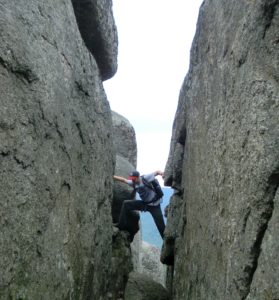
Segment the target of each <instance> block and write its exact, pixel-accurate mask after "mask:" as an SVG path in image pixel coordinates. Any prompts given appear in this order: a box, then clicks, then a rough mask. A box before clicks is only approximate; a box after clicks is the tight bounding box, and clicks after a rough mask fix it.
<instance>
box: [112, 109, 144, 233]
mask: <svg viewBox="0 0 279 300" xmlns="http://www.w3.org/2000/svg"><path fill="white" fill-rule="evenodd" d="M112 116H113V118H112V119H113V144H114V147H115V151H116V154H117V155H116V166H115V174H116V175H118V176H122V177H125V178H127V177H128V175H129V174H130V173H131V172H132V171H134V170H135V168H136V161H137V143H136V135H135V131H134V128H133V126H132V125H131V124H130V122H129V121H128V120H127V119H126V118H124V117H123V116H121V115H119V114H118V113H116V112H113V114H112ZM133 191H134V190H133V189H132V188H131V187H129V186H128V185H127V184H123V183H121V182H118V181H115V182H114V188H113V203H112V217H113V222H115V223H117V222H118V220H119V215H120V211H121V207H122V203H123V201H124V200H129V199H133V198H134V196H135V195H134V193H133ZM139 220H140V217H139V213H138V212H136V211H135V212H133V213H131V214H130V215H129V217H128V220H127V223H128V226H127V228H126V229H127V231H128V232H130V234H131V239H133V237H134V235H135V234H136V233H137V232H138V231H139Z"/></svg>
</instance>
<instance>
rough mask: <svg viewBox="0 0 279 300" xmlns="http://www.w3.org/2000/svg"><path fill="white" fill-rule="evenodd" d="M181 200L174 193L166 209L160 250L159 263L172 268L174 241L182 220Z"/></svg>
mask: <svg viewBox="0 0 279 300" xmlns="http://www.w3.org/2000/svg"><path fill="white" fill-rule="evenodd" d="M181 207H182V198H181V195H180V194H179V193H177V192H176V193H174V194H173V195H172V197H171V198H170V202H169V205H168V207H167V210H166V211H167V215H166V217H167V220H168V221H167V226H166V229H165V232H164V242H163V246H162V250H161V258H160V259H161V262H162V263H163V264H166V265H170V266H172V265H173V263H174V252H175V240H176V239H177V238H179V233H180V232H181V226H182V224H183V219H182V218H181Z"/></svg>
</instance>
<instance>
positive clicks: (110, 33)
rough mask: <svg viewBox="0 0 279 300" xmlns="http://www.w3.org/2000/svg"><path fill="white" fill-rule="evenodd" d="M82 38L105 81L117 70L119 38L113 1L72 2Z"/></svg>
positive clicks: (89, 0) (77, 0)
mask: <svg viewBox="0 0 279 300" xmlns="http://www.w3.org/2000/svg"><path fill="white" fill-rule="evenodd" d="M72 3H73V6H74V8H75V15H76V18H77V21H78V26H79V29H80V33H81V36H82V38H83V40H84V42H85V45H86V46H87V48H88V49H89V50H90V52H91V53H92V54H93V56H94V57H95V59H96V61H97V64H98V66H99V69H100V72H101V76H102V79H103V80H106V79H109V78H111V77H112V76H113V75H114V74H115V73H116V70H117V53H118V38H117V30H116V26H115V22H114V18H113V13H112V0H72Z"/></svg>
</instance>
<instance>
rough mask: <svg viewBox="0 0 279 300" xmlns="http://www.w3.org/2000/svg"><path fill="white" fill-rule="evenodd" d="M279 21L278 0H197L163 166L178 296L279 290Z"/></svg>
mask: <svg viewBox="0 0 279 300" xmlns="http://www.w3.org/2000/svg"><path fill="white" fill-rule="evenodd" d="M278 28H279V2H278V1H276V0H268V1H267V0H256V1H252V2H251V1H244V2H243V1H242V2H241V1H234V0H232V1H231V0H230V1H227V0H205V1H204V2H203V4H202V6H201V8H200V14H199V19H198V23H197V31H196V35H195V38H194V41H193V44H192V49H191V62H190V69H189V72H188V74H187V76H186V78H185V81H184V83H183V86H182V89H181V93H180V99H179V104H178V109H177V113H176V118H175V121H174V127H173V135H172V141H171V150H170V156H169V161H168V164H167V167H166V178H165V182H166V183H167V184H168V185H172V186H173V187H175V188H176V189H177V191H178V195H179V197H180V200H178V202H181V207H180V210H179V212H177V213H178V216H180V217H179V223H177V227H176V230H174V228H171V226H173V224H175V222H177V221H169V217H168V223H169V225H170V228H169V229H166V232H167V235H168V238H169V240H171V239H172V240H173V241H174V244H172V245H171V248H169V249H165V254H167V255H165V256H164V258H171V255H173V260H174V262H173V266H171V267H170V268H171V269H172V272H173V273H172V274H173V277H172V280H170V282H171V283H172V287H171V289H172V295H173V299H177V300H181V299H197V300H201V299H207V300H210V299H212V300H213V299H214V300H216V299H220V300H221V299H222V300H223V299H227V300H230V299H231V300H238V299H253V300H257V299H258V300H263V299H278V298H279V290H278V275H279V274H278V268H276V262H277V261H278V239H277V236H278V233H279V232H278V224H279V219H278V185H279V121H278V120H279V118H278V116H279V68H278V66H279V55H278V53H279V51H278V50H279V49H278V47H279V43H278V40H279V39H278V38H279V36H278ZM181 149H183V151H181ZM180 161H182V164H179V165H178V164H177V162H180ZM173 207H174V211H175V210H176V209H175V204H174V205H173ZM174 218H176V214H175V216H174ZM169 225H167V227H168V226H169ZM177 229H178V232H177ZM169 262H170V264H172V263H171V260H169Z"/></svg>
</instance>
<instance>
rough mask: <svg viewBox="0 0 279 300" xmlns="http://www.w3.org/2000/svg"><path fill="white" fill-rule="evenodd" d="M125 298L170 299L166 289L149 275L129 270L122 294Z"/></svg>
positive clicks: (132, 299) (143, 299)
mask: <svg viewBox="0 0 279 300" xmlns="http://www.w3.org/2000/svg"><path fill="white" fill-rule="evenodd" d="M124 299H125V300H146V299H148V300H170V298H169V294H168V292H167V290H166V289H165V288H164V287H163V286H162V285H161V284H160V283H158V282H156V281H154V280H152V278H151V277H149V276H147V275H145V274H140V273H137V272H131V273H130V274H129V279H128V283H127V286H126V289H125V294H124Z"/></svg>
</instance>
